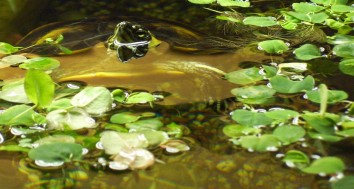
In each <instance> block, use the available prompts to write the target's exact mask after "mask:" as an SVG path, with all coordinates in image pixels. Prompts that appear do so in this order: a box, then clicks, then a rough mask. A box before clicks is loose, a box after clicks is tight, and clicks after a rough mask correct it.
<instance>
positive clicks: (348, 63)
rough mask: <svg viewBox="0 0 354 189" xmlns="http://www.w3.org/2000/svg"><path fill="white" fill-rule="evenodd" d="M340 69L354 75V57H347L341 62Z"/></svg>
mask: <svg viewBox="0 0 354 189" xmlns="http://www.w3.org/2000/svg"><path fill="white" fill-rule="evenodd" d="M339 70H340V71H342V72H343V73H345V74H347V75H351V76H354V59H345V60H342V61H341V62H339Z"/></svg>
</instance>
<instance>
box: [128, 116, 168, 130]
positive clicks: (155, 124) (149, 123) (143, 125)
mask: <svg viewBox="0 0 354 189" xmlns="http://www.w3.org/2000/svg"><path fill="white" fill-rule="evenodd" d="M125 126H126V127H127V128H128V129H134V130H144V129H153V130H159V129H160V128H161V127H162V126H163V123H162V122H161V121H160V120H159V119H156V118H153V119H144V120H138V121H135V122H133V123H126V124H125Z"/></svg>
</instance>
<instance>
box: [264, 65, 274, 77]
mask: <svg viewBox="0 0 354 189" xmlns="http://www.w3.org/2000/svg"><path fill="white" fill-rule="evenodd" d="M262 67H263V69H264V71H265V74H266V77H267V78H271V77H273V76H276V75H277V72H278V69H277V68H275V67H274V66H266V65H262Z"/></svg>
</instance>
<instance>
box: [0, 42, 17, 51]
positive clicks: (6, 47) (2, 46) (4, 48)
mask: <svg viewBox="0 0 354 189" xmlns="http://www.w3.org/2000/svg"><path fill="white" fill-rule="evenodd" d="M18 49H19V47H14V46H12V45H10V44H8V43H4V42H0V54H11V53H14V52H17V51H18Z"/></svg>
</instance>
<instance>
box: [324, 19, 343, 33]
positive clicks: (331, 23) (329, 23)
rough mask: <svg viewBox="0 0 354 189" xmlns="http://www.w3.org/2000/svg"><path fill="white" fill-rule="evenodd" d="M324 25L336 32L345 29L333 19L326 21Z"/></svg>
mask: <svg viewBox="0 0 354 189" xmlns="http://www.w3.org/2000/svg"><path fill="white" fill-rule="evenodd" d="M326 25H327V26H328V27H330V28H332V29H336V30H339V29H341V28H343V27H345V26H346V25H345V23H343V22H339V21H337V20H334V19H326Z"/></svg>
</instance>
